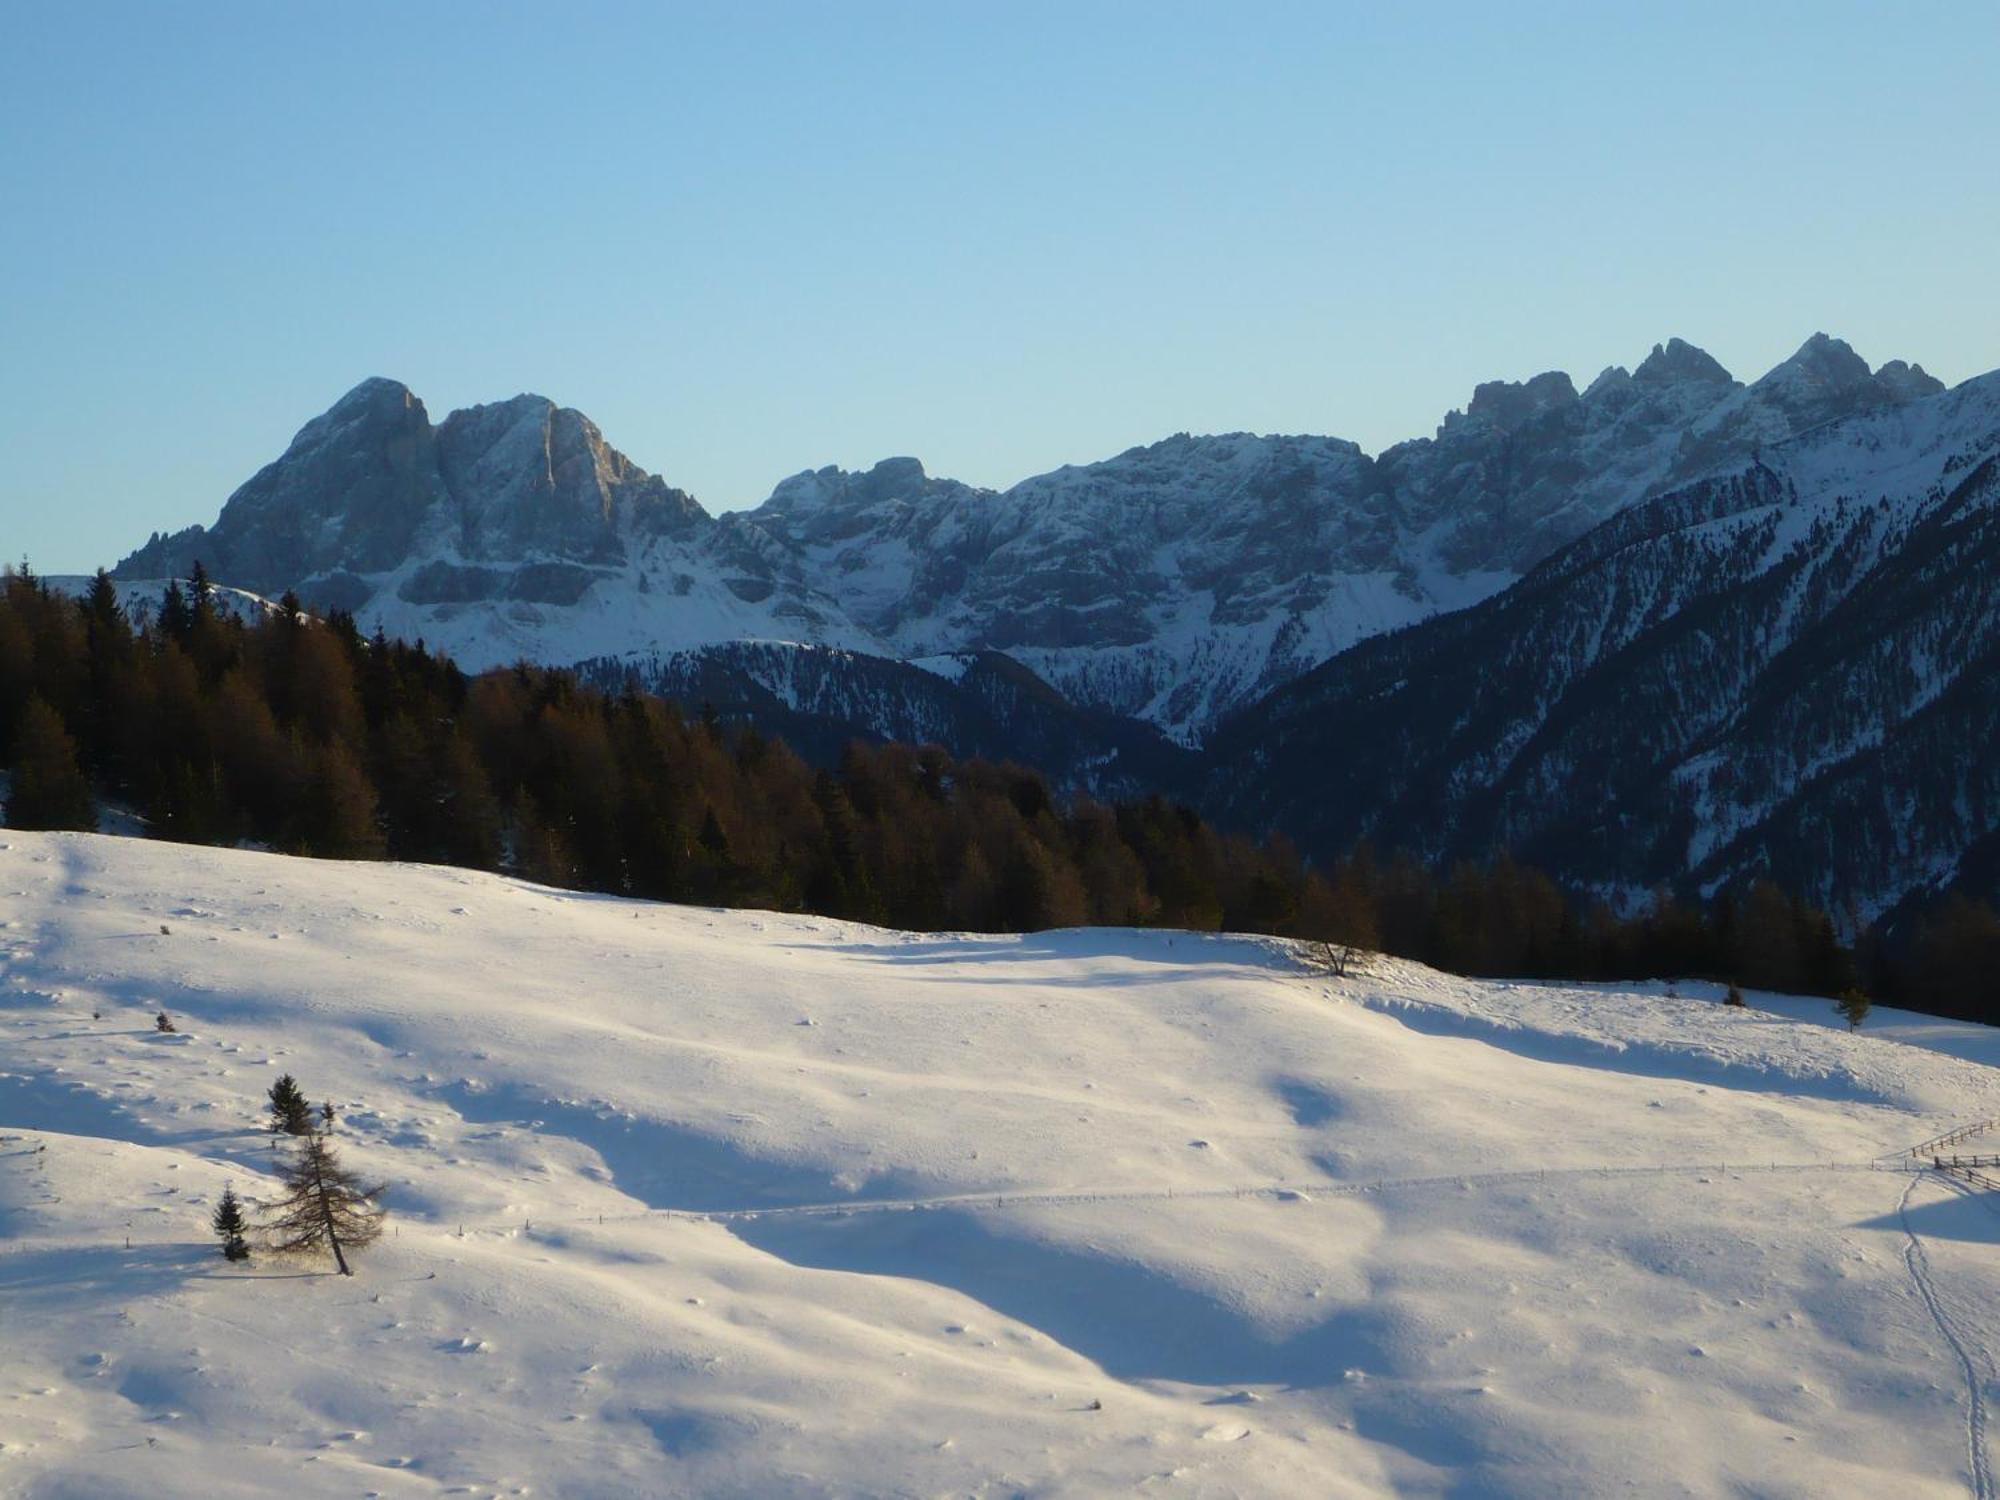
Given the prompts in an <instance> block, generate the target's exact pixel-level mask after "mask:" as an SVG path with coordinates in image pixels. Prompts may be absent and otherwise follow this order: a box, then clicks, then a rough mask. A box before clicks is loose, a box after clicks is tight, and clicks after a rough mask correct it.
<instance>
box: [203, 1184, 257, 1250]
mask: <svg viewBox="0 0 2000 1500" xmlns="http://www.w3.org/2000/svg"><path fill="white" fill-rule="evenodd" d="M208 1222H209V1223H210V1224H211V1225H212V1226H214V1229H215V1234H216V1238H217V1239H219V1240H221V1241H222V1254H223V1258H224V1259H225V1260H248V1259H249V1258H250V1246H249V1244H248V1243H247V1242H246V1241H245V1240H244V1238H243V1235H244V1232H245V1231H246V1230H247V1229H248V1228H249V1227H250V1226H249V1223H248V1221H247V1220H245V1219H244V1217H243V1204H242V1203H241V1202H240V1201H239V1200H238V1198H237V1196H236V1189H235V1188H233V1187H225V1188H224V1189H223V1190H222V1201H221V1202H220V1203H218V1204H216V1205H215V1216H214V1217H213V1218H212V1219H210V1220H209V1221H208Z"/></svg>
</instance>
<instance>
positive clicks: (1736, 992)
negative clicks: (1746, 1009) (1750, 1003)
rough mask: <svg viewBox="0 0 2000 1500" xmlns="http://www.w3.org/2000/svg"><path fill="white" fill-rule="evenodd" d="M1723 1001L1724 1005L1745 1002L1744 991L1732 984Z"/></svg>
mask: <svg viewBox="0 0 2000 1500" xmlns="http://www.w3.org/2000/svg"><path fill="white" fill-rule="evenodd" d="M1722 1003H1723V1004H1724V1005H1742V1004H1744V1003H1745V1001H1744V999H1743V991H1742V990H1740V989H1738V988H1737V987H1736V986H1735V985H1734V984H1731V985H1730V986H1729V993H1728V994H1726V995H1724V996H1723V997H1722Z"/></svg>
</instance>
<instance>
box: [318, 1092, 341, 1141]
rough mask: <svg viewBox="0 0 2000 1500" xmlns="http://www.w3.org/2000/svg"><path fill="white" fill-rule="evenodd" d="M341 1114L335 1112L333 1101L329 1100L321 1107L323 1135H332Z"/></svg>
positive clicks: (320, 1127)
mask: <svg viewBox="0 0 2000 1500" xmlns="http://www.w3.org/2000/svg"><path fill="white" fill-rule="evenodd" d="M338 1119H339V1116H338V1115H336V1114H335V1113H334V1108H333V1101H332V1100H331V1099H329V1100H327V1101H326V1102H325V1103H324V1104H322V1105H320V1107H319V1131H320V1134H321V1135H332V1134H333V1127H334V1124H335V1122H336V1121H337V1120H338Z"/></svg>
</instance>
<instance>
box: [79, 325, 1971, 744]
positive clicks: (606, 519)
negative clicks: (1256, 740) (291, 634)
mask: <svg viewBox="0 0 2000 1500" xmlns="http://www.w3.org/2000/svg"><path fill="white" fill-rule="evenodd" d="M1937 389H1938V385H1937V382H1935V381H1933V380H1931V379H1930V378H1929V377H1928V376H1926V375H1925V374H1924V373H1923V372H1922V370H1921V369H1919V368H1917V367H1914V366H1910V365H1905V364H1903V363H1901V362H1900V361H1896V362H1892V363H1890V364H1887V365H1884V366H1883V367H1882V368H1881V369H1880V370H1877V371H1873V372H1871V371H1870V370H1869V367H1868V365H1867V363H1866V361H1864V360H1862V359H1861V358H1860V357H1859V356H1858V355H1856V354H1855V353H1854V351H1853V350H1851V349H1849V348H1848V347H1847V345H1845V344H1843V343H1840V342H1839V341H1837V340H1833V339H1828V338H1826V337H1825V336H1824V335H1815V337H1814V338H1813V339H1811V340H1810V341H1808V343H1807V344H1806V345H1805V347H1804V348H1802V349H1801V350H1800V351H1799V352H1798V354H1796V355H1795V356H1793V358H1791V359H1790V360H1787V361H1786V362H1785V363H1784V364H1782V365H1780V366H1778V368H1777V369H1775V370H1773V371H1772V372H1771V373H1770V374H1768V375H1766V376H1765V377H1764V378H1763V379H1762V380H1759V381H1757V382H1756V383H1755V384H1753V385H1750V386H1742V385H1739V384H1738V383H1737V382H1736V381H1734V380H1733V379H1732V378H1731V377H1730V376H1729V374H1728V372H1727V371H1725V370H1724V369H1723V368H1722V367H1721V366H1720V365H1719V364H1717V363H1716V362H1715V361H1714V360H1713V359H1711V358H1710V357H1709V356H1708V355H1706V354H1704V353H1703V352H1702V351H1701V350H1699V349H1696V348H1694V347H1693V346H1691V345H1689V344H1686V343H1683V342H1681V341H1680V340H1677V339H1676V340H1671V341H1669V342H1668V343H1666V344H1664V345H1660V346H1657V347H1656V348H1655V349H1654V350H1653V351H1652V353H1651V354H1650V355H1649V356H1648V357H1647V358H1646V359H1645V360H1644V361H1643V362H1641V363H1640V365H1639V366H1638V368H1637V369H1635V370H1633V371H1631V372H1629V373H1628V372H1627V371H1625V370H1623V369H1618V368H1614V369H1610V370H1607V371H1605V372H1604V373H1603V374H1602V375H1600V376H1598V378H1597V379H1596V380H1594V381H1592V382H1591V384H1590V385H1589V386H1588V387H1587V388H1586V389H1585V390H1583V391H1582V392H1581V393H1579V392H1578V391H1577V389H1576V386H1575V384H1574V383H1573V382H1572V381H1571V380H1570V378H1569V377H1568V376H1567V375H1565V374H1562V373H1560V372H1549V373H1547V374H1542V375H1537V376H1535V377H1534V378H1533V379H1531V380H1528V381H1525V382H1519V383H1510V382H1506V381H1492V382H1488V383H1486V384H1483V385H1481V386H1479V387H1478V388H1477V389H1476V390H1475V391H1474V392H1473V395H1472V399H1471V401H1470V402H1469V403H1468V405H1467V407H1466V409H1465V410H1464V411H1463V412H1453V413H1451V414H1450V415H1449V416H1447V417H1446V419H1445V421H1444V423H1443V425H1442V426H1441V427H1440V428H1439V429H1438V431H1437V433H1436V434H1435V435H1434V436H1432V437H1429V438H1423V439H1419V440H1416V441H1413V442H1408V443H1402V444H1399V445H1398V446H1396V447H1394V448H1391V449H1389V450H1388V451H1387V452H1385V453H1383V454H1381V455H1380V456H1379V457H1376V458H1371V457H1369V456H1368V455H1367V454H1364V453H1363V452H1362V451H1361V450H1360V449H1359V448H1357V447H1356V446H1355V445H1354V444H1352V443H1348V442H1344V441H1341V440H1340V439H1337V438H1330V437H1309V436H1255V435H1252V434H1248V433H1230V434H1224V435H1220V436H1210V437H1193V436H1189V435H1187V434H1184V433H1183V434H1179V435H1177V436H1174V437H1170V438H1167V439H1165V440H1164V441H1161V442H1158V443H1154V444H1151V445H1148V446H1145V447H1140V448H1134V449H1131V450H1129V451H1128V452H1125V453H1122V454H1119V455H1118V456H1117V457H1115V458H1111V459H1107V460H1105V461H1103V462H1101V463H1095V464H1088V465H1082V466H1075V467H1067V468H1062V469H1058V470H1055V471H1054V472H1053V473H1049V474H1042V475H1038V476H1036V477H1034V478H1031V479H1027V480H1023V481H1022V482H1021V483H1019V484H1017V485H1015V486H1013V487H1012V488H1011V489H1008V490H1005V491H992V490H983V489H977V488H974V487H972V486H969V485H965V484H961V483H958V482H957V481H954V480H950V479H939V478H933V477H932V476H930V475H928V474H926V473H925V472H924V468H923V465H922V464H920V463H919V462H918V461H917V460H916V459H914V458H892V459H886V460H884V461H883V462H881V463H879V464H877V465H875V466H874V467H873V468H872V469H869V470H867V471H865V472H860V473H847V472H843V471H841V470H839V469H831V468H829V469H821V470H817V471H813V472H808V473H803V474H799V475H795V476H794V477H792V478H790V479H787V480H785V481H784V482H783V483H781V484H780V485H779V486H778V487H777V489H776V490H775V491H774V492H773V493H772V495H771V497H770V499H768V500H767V501H765V502H764V504H763V505H761V506H760V507H758V508H757V509H756V510H754V511H751V512H748V513H746V514H732V515H724V516H721V517H712V516H710V515H708V514H707V512H705V511H704V510H703V509H702V508H701V507H700V506H699V505H697V504H696V503H695V501H694V500H693V499H692V498H691V497H689V496H688V495H686V494H685V493H683V492H682V491H680V490H677V489H674V488H672V487H671V486H670V485H668V484H667V483H666V482H665V481H663V480H662V479H660V478H658V477H656V476H654V475H651V474H648V473H646V472H645V471H644V470H642V469H640V468H638V467H637V466H636V465H634V464H633V463H632V462H631V461H630V460H628V459H627V458H625V457H624V455H622V454H620V453H619V452H617V450H615V449H613V448H612V447H611V446H610V445H609V444H607V443H606V442H605V441H604V439H603V436H602V435H601V434H600V433H599V432H598V430H597V428H596V427H595V426H593V425H592V424H591V423H590V421H589V420H588V419H587V418H585V417H584V416H583V415H581V414H580V413H578V412H575V411H572V410H569V409H568V408H564V407H558V406H556V405H555V404H554V403H552V402H550V401H547V400H545V399H544V398H542V397H539V396H517V397H515V398H514V399H512V400H510V401H503V402H499V403H495V404H493V405H488V406H477V407H472V408H470V409H468V410H465V411H460V412H454V413H452V414H451V415H450V416H449V417H447V418H446V419H445V420H444V421H443V422H442V423H441V424H438V425H437V426H435V427H434V426H433V425H432V424H431V422H430V419H429V417H428V415H427V413H426V412H425V410H424V407H423V403H422V402H420V401H419V400H417V398H416V397H415V396H414V395H412V394H411V393H410V391H409V390H408V389H406V388H405V387H403V386H401V385H398V384H396V383H395V382H393V381H387V380H370V381H366V382H364V383H363V384H361V385H359V386H357V387H356V388H355V389H354V390H353V391H351V392H349V393H348V394H347V395H346V396H345V397H343V398H342V399H341V400H340V401H339V402H338V403H337V404H336V405H335V406H334V407H333V408H332V409H331V410H330V411H328V412H327V413H326V414H325V415H324V416H321V417H318V418H316V419H315V420H314V421H312V422H310V423H308V424H307V425H306V427H305V428H304V429H302V430H301V431H300V433H299V435H298V436H297V437H296V438H295V439H294V440H293V442H292V444H291V446H290V448H288V449H287V450H286V452H285V454H284V455H283V457H281V458H280V459H278V460H277V461H276V462H275V463H273V464H271V465H269V466H267V467H266V468H265V469H263V470H262V471H261V472H259V473H258V474H257V475H256V476H254V477H253V478H252V479H251V480H250V481H249V482H248V483H246V484H245V485H244V486H243V487H242V488H241V489H239V490H238V491H237V492H236V494H235V495H233V496H231V497H230V499H229V502H228V503H227V505H225V506H224V508H223V512H222V515H221V517H220V519H219V520H218V521H217V522H216V524H215V525H214V526H213V527H212V528H207V529H204V528H201V527H194V528H190V529H189V530H187V531H184V532H180V533H177V534H176V535H173V536H170V537H157V536H156V537H155V538H154V539H153V540H152V541H151V542H149V543H148V544H147V545H146V546H145V547H143V548H141V549H140V550H139V551H138V552H136V553H134V554H133V555H132V556H131V557H129V558H127V559H126V560H125V562H123V563H122V564H120V566H119V569H118V571H119V573H120V574H121V575H122V576H125V577H128V578H154V577H161V576H166V575H169V574H174V573H185V572H186V571H187V570H188V568H190V567H191V566H192V564H193V563H194V561H195V560H196V559H197V558H199V559H201V560H202V561H203V562H204V563H205V564H206V565H207V567H208V569H209V571H210V573H211V574H212V575H213V576H214V577H216V578H217V579H219V580H221V581H223V582H226V583H230V584H234V585H237V586H239V587H242V588H246V589H250V590H253V591H255V592H258V593H263V594H276V593H280V592H282V591H283V590H285V589H287V588H291V589H295V590H297V591H298V592H299V594H300V595H301V597H302V598H304V599H306V600H307V601H308V602H309V603H312V604H316V605H318V606H320V607H322V608H330V607H340V608H345V609H350V610H352V611H354V613H355V615H356V617H357V619H358V621H359V623H360V624H361V626H362V628H363V629H364V630H372V629H374V628H375V627H376V626H377V625H379V626H381V627H382V628H383V629H385V630H387V631H388V632H389V633H391V634H393V635H401V636H405V637H419V636H421V637H422V638H423V639H425V640H426V641H428V642H430V643H431V644H432V645H435V646H438V647H441V648H443V649H445V650H448V651H450V652H451V653H452V654H454V655H455V656H457V657H458V658H459V659H460V661H461V662H462V663H463V664H464V665H466V666H467V667H470V668H480V667H486V666H491V665H494V664H498V663H505V662H510V661H512V660H515V659H517V658H521V657H526V658H530V659H534V660H538V661H543V662H549V663H553V664H559V665H566V664H569V663H573V662H577V661H581V660H585V659H592V658H618V659H629V660H640V659H643V658H647V657H649V656H655V655H659V654H662V653H666V654H671V653H674V652H679V651H694V650H699V649H701V648H704V647H707V646H712V645H718V644H724V643H728V642H733V641H741V640H746V639H758V640H780V641H795V642H803V643H807V644H811V645H817V646H825V647H831V648H838V649H842V650H848V651H859V652H863V653H868V654H873V655H877V656H883V657H900V658H910V657H921V656H931V655H938V654H943V653H977V652H982V651H1001V652H1005V653H1006V654H1008V655H1009V656H1011V657H1013V658H1014V659H1015V660H1017V661H1019V662H1020V663H1022V664H1023V665H1025V666H1026V667H1028V668H1029V669H1030V670H1031V671H1032V672H1033V673H1034V674H1036V675H1038V676H1039V677H1040V678H1041V679H1043V680H1044V681H1046V682H1047V683H1048V684H1050V685H1051V686H1053V687H1054V688H1055V689H1056V690H1057V691H1058V692H1059V693H1061V694H1062V695H1063V696H1064V697H1066V698H1068V699H1069V700H1070V701H1071V702H1073V703H1075V704H1077V705H1079V706H1082V707H1087V708H1089V709H1091V710H1094V711H1100V712H1106V713H1113V714H1119V715H1124V716H1129V717H1134V718H1138V719H1141V720H1144V721H1146V722H1147V723H1149V724H1151V725H1153V726H1155V727H1157V728H1159V729H1161V730H1162V731H1164V732H1165V733H1167V734H1168V735H1170V736H1172V737H1174V738H1176V739H1178V740H1180V741H1182V742H1183V743H1187V744H1194V743H1198V742H1199V741H1200V740H1201V739H1202V738H1203V737H1204V736H1205V735H1206V734H1208V733H1209V732H1210V731H1211V730H1212V729H1213V727H1214V726H1215V725H1216V724H1217V723H1219V722H1220V721H1221V720H1222V719H1224V718H1225V717H1226V716H1227V715H1229V714H1230V713H1232V712H1235V711H1236V710H1238V709H1241V708H1242V707H1244V706H1245V705H1247V704H1249V703H1251V702H1253V701H1254V700H1256V699H1257V698H1259V697H1261V696H1262V695H1264V694H1266V693H1268V692H1270V691H1272V690H1273V689H1275V688H1278V687H1280V686H1282V685H1283V684H1285V683H1287V682H1289V681H1291V680H1292V679H1293V678H1295V677H1297V676H1298V675H1299V674H1300V673H1302V672H1305V671H1307V670H1309V669H1310V668H1312V667H1313V666H1315V665H1317V664H1318V663H1320V662H1322V661H1324V660H1326V659H1327V658H1329V657H1331V656H1333V655H1335V654H1336V653H1338V652H1340V651H1342V650H1344V649H1346V648H1347V647H1349V646H1352V645H1353V644H1355V643H1356V642H1357V641H1361V640H1365V639H1368V638H1370V637H1372V636H1375V635H1379V634H1381V633H1383V632H1385V631H1389V630H1393V629H1396V628H1398V627H1401V626H1405V625H1410V624H1414V623H1416V622H1418V621H1421V620H1424V619H1427V618H1429V617H1431V616H1433V615H1436V614H1438V613H1440V612H1444V611H1449V610H1454V609H1459V608H1463V607H1465V606H1468V605H1471V604H1475V603H1477V602H1479V601H1480V600H1482V599H1485V598H1487V597H1489V596H1491V595H1492V594H1494V593H1496V592H1497V591H1499V590H1500V589H1502V588H1504V587H1506V586H1507V585H1508V584H1510V583H1512V582H1514V581H1515V580H1516V579H1517V578H1519V577H1520V576H1521V575H1522V574H1523V573H1524V572H1526V571H1527V570H1528V569H1529V568H1531V567H1532V566H1533V565H1534V564H1536V563H1537V562H1539V561H1540V560H1541V559H1542V558H1544V557H1546V556H1547V555H1548V554H1549V553H1550V552H1552V551H1554V550H1555V549H1556V548H1558V547H1560V546H1562V545H1564V544H1565V543H1567V542H1570V541H1572V540H1574V539H1575V538H1577V537H1579V536H1581V535H1583V534H1584V533H1585V532H1587V531H1588V530H1590V529H1591V528H1592V527H1593V526H1596V525H1597V524H1599V523H1600V522H1602V521H1604V520H1605V519H1606V518H1608V517H1610V516H1613V515H1616V514H1618V513H1619V512H1621V511H1623V510H1625V509H1626V508H1627V507H1629V506H1631V505H1633V504H1635V503H1637V502H1639V501H1641V500H1643V499H1645V498H1646V497H1648V496H1650V495H1655V494H1659V493H1661V492H1662V491H1664V490H1666V489H1669V488H1671V487H1673V486H1675V485H1677V484H1680V483H1683V482H1685V481H1687V480H1689V479H1691V478H1693V477H1696V476H1697V475H1699V474H1701V473H1704V472H1707V471H1710V470H1714V469H1717V468H1723V467H1727V466H1729V465H1731V464H1737V463H1740V462H1742V461H1743V460H1745V459H1746V458H1748V457H1749V456H1751V455H1752V454H1755V453H1756V452H1758V451H1760V450H1761V449H1763V448H1765V447H1767V446H1769V445H1771V444H1774V443H1778V442H1782V441H1783V440H1784V439H1785V438H1787V437H1789V436H1791V435H1793V434H1795V433H1799V432H1803V431H1806V430H1808V429H1810V428H1812V427H1815V426H1818V425H1820V424H1823V423H1826V422H1829V421H1834V420H1839V419H1843V418H1849V417H1853V416H1856V415H1858V414H1861V413H1865V412H1868V411H1873V410H1877V409H1882V408H1888V407H1894V406H1897V405H1901V404H1905V403H1908V402H1910V401H1915V400H1921V399H1924V398H1925V397H1927V396H1929V395H1931V394H1934V393H1935V392H1936V391H1937Z"/></svg>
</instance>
